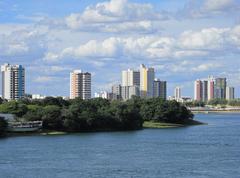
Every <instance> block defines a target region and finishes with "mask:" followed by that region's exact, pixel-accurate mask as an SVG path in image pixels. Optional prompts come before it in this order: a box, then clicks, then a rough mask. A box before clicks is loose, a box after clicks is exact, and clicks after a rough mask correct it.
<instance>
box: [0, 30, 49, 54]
mask: <svg viewBox="0 0 240 178" xmlns="http://www.w3.org/2000/svg"><path fill="white" fill-rule="evenodd" d="M22 28H23V27H22ZM46 48H47V44H46V34H45V33H43V32H40V31H39V30H35V29H29V28H28V27H25V28H23V29H21V30H18V29H17V30H15V31H14V30H13V31H11V32H10V33H2V34H0V56H1V57H2V58H9V57H14V58H17V57H25V58H30V57H39V58H41V57H42V56H41V55H43V53H42V52H43V51H45V50H46Z"/></svg>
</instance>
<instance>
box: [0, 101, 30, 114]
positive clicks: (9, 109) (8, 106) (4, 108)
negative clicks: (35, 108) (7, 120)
mask: <svg viewBox="0 0 240 178" xmlns="http://www.w3.org/2000/svg"><path fill="white" fill-rule="evenodd" d="M27 110H28V109H27V105H26V104H23V103H22V102H17V101H9V102H6V103H3V104H1V105H0V113H10V114H15V115H16V116H17V117H22V116H23V115H24V114H26V113H27Z"/></svg>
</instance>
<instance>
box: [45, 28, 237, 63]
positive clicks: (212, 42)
mask: <svg viewBox="0 0 240 178" xmlns="http://www.w3.org/2000/svg"><path fill="white" fill-rule="evenodd" d="M239 29H240V27H239V26H236V27H234V28H232V29H231V28H208V29H202V30H200V31H185V32H183V33H182V34H180V35H179V37H175V38H173V37H163V36H155V35H150V36H143V37H138V38H133V37H128V38H122V37H110V38H106V39H105V40H100V41H98V40H90V41H88V42H87V43H85V44H83V45H80V46H78V47H67V48H64V49H62V50H61V52H60V53H57V54H56V53H51V52H49V53H47V54H46V56H45V60H47V61H57V60H61V59H65V58H68V59H69V58H74V59H82V60H83V59H84V58H92V59H94V60H98V59H101V58H121V57H124V58H126V59H137V58H144V59H157V60H164V59H166V58H167V59H169V58H172V59H174V58H188V57H209V56H218V55H221V56H222V55H223V54H224V53H225V52H227V53H228V54H230V53H234V52H236V51H239V44H240V38H239V37H240V30H239ZM229 46H231V49H229Z"/></svg>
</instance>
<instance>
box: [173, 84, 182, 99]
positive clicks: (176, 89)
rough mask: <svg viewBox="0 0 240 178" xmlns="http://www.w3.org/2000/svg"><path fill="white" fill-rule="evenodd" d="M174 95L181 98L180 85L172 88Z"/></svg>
mask: <svg viewBox="0 0 240 178" xmlns="http://www.w3.org/2000/svg"><path fill="white" fill-rule="evenodd" d="M174 97H175V99H176V100H179V99H181V98H182V91H181V87H176V88H175V90H174Z"/></svg>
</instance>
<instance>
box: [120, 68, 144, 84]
mask: <svg viewBox="0 0 240 178" xmlns="http://www.w3.org/2000/svg"><path fill="white" fill-rule="evenodd" d="M134 85H136V86H140V72H139V71H135V70H132V69H128V70H124V71H122V86H134Z"/></svg>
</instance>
